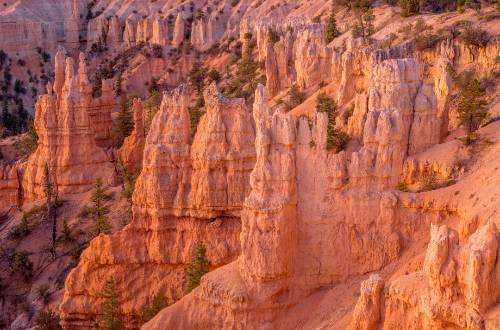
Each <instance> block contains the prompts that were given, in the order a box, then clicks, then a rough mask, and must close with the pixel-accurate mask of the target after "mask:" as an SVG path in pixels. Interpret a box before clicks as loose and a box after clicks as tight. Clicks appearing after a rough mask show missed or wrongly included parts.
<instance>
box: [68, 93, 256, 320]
mask: <svg viewBox="0 0 500 330" xmlns="http://www.w3.org/2000/svg"><path fill="white" fill-rule="evenodd" d="M205 104H206V108H205V109H206V113H205V114H204V116H203V117H202V118H201V121H200V123H199V125H198V130H197V133H196V134H195V136H194V138H192V137H191V127H190V119H189V113H188V106H189V94H188V90H187V87H186V86H184V85H181V86H180V87H179V88H178V89H176V90H174V91H173V92H171V93H170V94H165V95H164V97H163V101H162V104H161V108H160V111H159V112H158V113H157V114H156V115H155V117H154V119H153V123H152V126H151V129H150V132H149V134H148V136H147V138H146V142H145V146H144V154H143V169H142V171H141V174H140V176H139V177H138V179H137V182H136V187H135V192H134V196H133V220H132V222H131V223H130V224H129V225H128V226H127V227H125V229H123V230H122V231H120V232H118V233H116V234H114V235H112V236H100V237H98V238H97V239H95V240H93V241H92V242H91V244H90V247H89V248H88V249H87V250H86V251H85V252H84V254H83V255H82V257H81V261H80V264H79V265H78V266H77V267H76V268H75V269H74V270H73V271H72V272H71V273H70V275H69V276H68V279H67V281H66V285H65V294H64V300H63V303H62V305H61V317H62V324H63V327H64V328H65V329H80V328H85V327H88V326H90V325H91V324H92V323H93V322H94V320H95V319H96V318H98V313H99V301H100V300H99V299H100V298H99V292H100V291H101V290H102V278H103V277H108V278H113V279H114V281H115V283H116V285H117V287H118V288H127V289H126V290H125V289H124V290H119V291H120V302H121V313H122V314H123V315H124V316H125V317H127V318H128V319H129V320H131V321H130V322H131V324H134V322H135V321H137V316H140V315H141V313H142V311H143V310H144V308H145V307H146V306H147V304H148V303H149V302H150V301H151V299H153V297H154V296H155V295H156V294H158V293H161V294H164V295H165V296H166V297H167V300H168V302H169V304H171V303H173V302H175V301H177V300H178V299H180V298H181V297H182V296H183V295H184V294H185V285H186V274H185V272H186V267H187V265H188V264H189V262H190V260H191V258H192V255H193V253H194V250H195V248H196V246H197V244H198V243H199V242H201V241H203V242H204V243H205V246H206V248H207V257H208V259H209V260H210V265H211V268H212V269H215V268H218V267H220V266H222V265H224V264H227V263H228V262H230V261H232V260H234V259H235V258H236V257H237V256H238V254H239V251H240V243H239V239H238V238H239V232H240V228H241V224H240V218H239V217H240V211H241V208H242V205H243V199H244V197H245V196H246V195H247V194H248V191H249V189H250V187H249V177H250V171H251V170H252V168H253V166H254V163H255V149H254V136H255V133H254V128H253V125H252V120H251V117H250V114H249V113H248V111H247V109H246V107H245V104H244V101H243V100H242V99H235V100H229V99H226V98H224V97H223V96H222V95H220V94H219V93H218V92H217V90H216V88H215V86H211V87H210V88H209V89H208V91H207V92H206V93H205ZM136 106H137V102H136ZM136 109H137V108H136ZM137 127H138V126H137ZM222 237H223V238H224V239H221V238H222ZM83 279H85V280H83ZM134 320H135V321H134Z"/></svg>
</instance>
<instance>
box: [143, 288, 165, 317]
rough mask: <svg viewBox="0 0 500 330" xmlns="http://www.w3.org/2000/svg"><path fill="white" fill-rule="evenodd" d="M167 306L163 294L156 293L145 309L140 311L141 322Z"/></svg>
mask: <svg viewBox="0 0 500 330" xmlns="http://www.w3.org/2000/svg"><path fill="white" fill-rule="evenodd" d="M166 306H167V300H166V299H165V296H164V295H162V294H161V293H159V294H157V295H156V296H155V297H154V298H153V301H152V302H151V304H150V305H149V306H148V307H146V309H145V310H144V311H143V312H142V316H141V323H143V324H144V323H146V322H148V321H149V320H151V319H152V318H153V317H155V316H156V314H158V313H159V312H160V311H161V310H162V309H163V308H165V307H166Z"/></svg>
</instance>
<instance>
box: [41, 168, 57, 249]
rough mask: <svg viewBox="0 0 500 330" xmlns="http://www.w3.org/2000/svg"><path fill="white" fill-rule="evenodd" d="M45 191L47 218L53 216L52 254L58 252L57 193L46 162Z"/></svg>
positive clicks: (44, 173)
mask: <svg viewBox="0 0 500 330" xmlns="http://www.w3.org/2000/svg"><path fill="white" fill-rule="evenodd" d="M42 185H43V192H44V194H45V204H46V205H47V219H51V218H52V247H51V252H52V255H53V256H55V253H56V237H57V209H56V205H55V200H56V197H55V196H56V193H55V190H54V185H53V184H52V181H51V179H50V171H49V165H48V164H47V163H45V167H44V169H43V178H42Z"/></svg>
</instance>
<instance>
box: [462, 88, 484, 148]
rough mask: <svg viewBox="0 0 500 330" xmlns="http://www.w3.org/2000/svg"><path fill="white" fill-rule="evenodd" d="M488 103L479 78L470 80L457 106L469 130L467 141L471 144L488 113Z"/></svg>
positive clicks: (463, 123)
mask: <svg viewBox="0 0 500 330" xmlns="http://www.w3.org/2000/svg"><path fill="white" fill-rule="evenodd" d="M486 104H487V103H486V100H485V91H484V89H483V88H482V87H481V83H480V82H479V80H477V79H472V80H470V81H469V83H468V84H467V86H466V87H465V89H464V90H463V91H462V93H461V96H460V100H459V102H458V108H457V111H458V118H459V119H460V122H461V123H462V125H465V128H466V130H467V137H466V141H465V143H466V144H467V145H469V144H471V142H472V140H473V133H474V131H476V130H477V129H478V128H479V127H480V126H481V124H482V123H483V121H484V120H485V119H486V117H487V115H488V112H487V110H486V108H485V106H486Z"/></svg>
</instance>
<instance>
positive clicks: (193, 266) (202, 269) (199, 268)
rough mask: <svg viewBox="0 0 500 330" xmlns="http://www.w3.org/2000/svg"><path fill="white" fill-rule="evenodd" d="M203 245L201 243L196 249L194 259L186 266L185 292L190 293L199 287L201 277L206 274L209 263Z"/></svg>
mask: <svg viewBox="0 0 500 330" xmlns="http://www.w3.org/2000/svg"><path fill="white" fill-rule="evenodd" d="M206 252H207V251H206V249H205V244H203V242H201V243H200V244H198V247H197V248H196V252H195V255H194V259H193V260H192V261H191V263H190V264H189V266H188V271H187V276H188V278H187V280H188V284H187V291H188V292H191V291H192V290H193V289H194V288H196V287H197V286H198V285H200V281H201V277H202V276H203V275H205V274H206V273H208V271H209V266H210V262H209V261H208V259H207V257H206Z"/></svg>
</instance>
